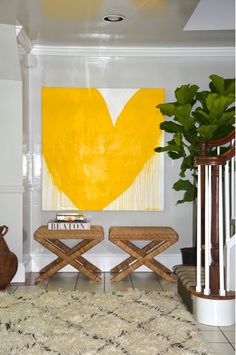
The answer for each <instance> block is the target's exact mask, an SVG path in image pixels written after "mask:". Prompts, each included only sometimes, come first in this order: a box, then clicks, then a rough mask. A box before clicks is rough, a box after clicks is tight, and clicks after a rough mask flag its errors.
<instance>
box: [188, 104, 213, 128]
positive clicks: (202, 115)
mask: <svg viewBox="0 0 236 355" xmlns="http://www.w3.org/2000/svg"><path fill="white" fill-rule="evenodd" d="M192 115H193V117H195V119H196V120H197V122H198V123H199V125H206V124H209V123H210V118H209V114H208V113H207V112H205V111H204V110H203V109H202V108H200V107H198V108H197V109H196V110H195V111H194V112H193V113H192Z"/></svg>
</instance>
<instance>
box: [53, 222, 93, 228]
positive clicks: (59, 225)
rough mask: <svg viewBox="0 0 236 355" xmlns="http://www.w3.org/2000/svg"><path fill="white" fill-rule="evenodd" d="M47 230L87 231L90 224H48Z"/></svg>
mask: <svg viewBox="0 0 236 355" xmlns="http://www.w3.org/2000/svg"><path fill="white" fill-rule="evenodd" d="M48 229H51V230H88V229H90V223H88V222H86V223H81V222H53V221H52V222H49V223H48Z"/></svg>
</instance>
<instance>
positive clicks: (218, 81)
mask: <svg viewBox="0 0 236 355" xmlns="http://www.w3.org/2000/svg"><path fill="white" fill-rule="evenodd" d="M209 78H210V79H211V80H212V82H211V83H210V84H209V87H210V89H212V91H213V92H217V93H218V94H221V95H224V93H225V82H224V79H223V78H222V77H221V76H218V75H216V74H212V75H210V76H209Z"/></svg>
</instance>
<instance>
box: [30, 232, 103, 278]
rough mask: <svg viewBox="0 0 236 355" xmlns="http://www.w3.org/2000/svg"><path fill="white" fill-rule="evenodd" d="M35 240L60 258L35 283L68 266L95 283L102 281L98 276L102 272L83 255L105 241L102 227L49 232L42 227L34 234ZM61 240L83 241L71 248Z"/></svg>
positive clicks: (41, 272)
mask: <svg viewBox="0 0 236 355" xmlns="http://www.w3.org/2000/svg"><path fill="white" fill-rule="evenodd" d="M34 239H35V240H37V242H39V243H40V244H42V245H43V246H44V247H45V248H47V249H48V250H50V251H51V252H53V253H54V254H56V255H57V256H58V258H57V259H55V260H54V261H52V262H51V263H50V264H48V265H47V266H45V267H44V268H43V269H42V270H40V272H39V273H40V275H39V276H38V277H37V278H36V279H35V283H39V282H42V281H44V280H46V279H47V278H49V277H50V276H52V275H53V274H55V273H56V272H57V271H59V270H60V269H62V268H63V267H64V266H66V265H68V264H70V265H72V266H74V267H75V268H76V269H77V270H78V271H80V272H82V273H83V274H84V275H86V276H87V277H89V278H90V279H91V280H93V281H100V280H101V278H100V277H99V276H98V275H97V274H96V273H99V272H101V270H100V269H99V268H98V267H96V266H95V265H93V264H92V263H90V262H89V261H88V260H86V259H85V258H84V257H83V256H81V255H82V254H84V253H85V252H86V251H88V250H89V249H91V248H92V247H94V246H95V245H96V244H98V243H100V242H101V241H102V240H103V239H104V233H103V228H102V227H100V226H91V228H90V229H88V230H49V229H48V228H47V226H41V227H39V228H38V229H37V230H36V232H35V233H34ZM60 239H67V240H69V239H81V240H80V241H79V243H77V244H76V245H75V246H74V247H72V248H70V247H68V246H67V245H66V244H64V243H63V242H62V241H61V240H60Z"/></svg>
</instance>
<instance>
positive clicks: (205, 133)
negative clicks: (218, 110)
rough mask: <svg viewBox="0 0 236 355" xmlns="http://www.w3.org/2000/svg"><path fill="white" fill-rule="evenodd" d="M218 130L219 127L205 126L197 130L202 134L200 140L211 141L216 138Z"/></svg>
mask: <svg viewBox="0 0 236 355" xmlns="http://www.w3.org/2000/svg"><path fill="white" fill-rule="evenodd" d="M216 129H217V125H205V126H201V127H199V128H198V129H197V131H198V132H199V133H200V140H203V141H209V140H210V139H212V138H213V137H214V133H215V131H216Z"/></svg>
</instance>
